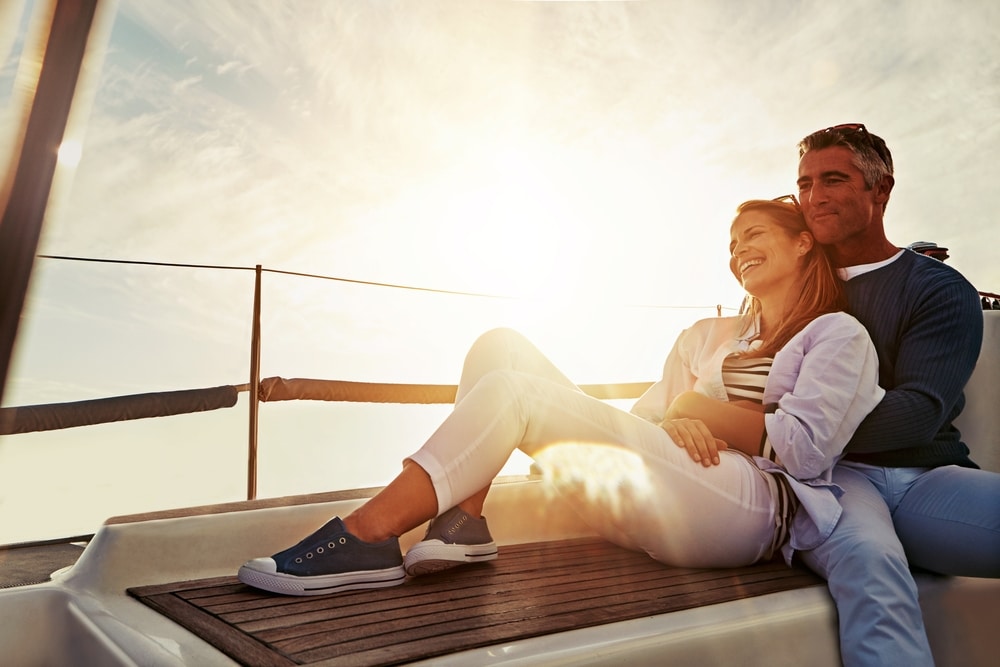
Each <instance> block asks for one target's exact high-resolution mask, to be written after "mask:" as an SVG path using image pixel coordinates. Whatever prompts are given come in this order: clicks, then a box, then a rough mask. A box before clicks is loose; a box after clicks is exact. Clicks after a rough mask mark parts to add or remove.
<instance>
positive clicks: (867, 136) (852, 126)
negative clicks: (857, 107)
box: [810, 123, 892, 169]
mask: <svg viewBox="0 0 1000 667" xmlns="http://www.w3.org/2000/svg"><path fill="white" fill-rule="evenodd" d="M830 132H835V133H836V134H837V135H839V136H841V137H845V138H846V136H847V135H849V134H854V135H857V136H859V137H861V140H862V141H864V142H865V143H867V144H868V146H869V147H870V148H871V149H872V150H874V151H875V154H876V155H878V157H879V159H880V160H882V163H883V164H885V166H887V167H889V168H890V169H891V167H892V165H891V164H890V161H889V160H890V159H889V158H888V157H887V156H886V153H885V149H884V148H883V146H880V145H879V142H878V141H875V139H874V138H873V137H872V134H871V133H870V132H869V131H868V128H867V127H865V124H864V123H842V124H841V125H831V126H830V127H828V128H826V129H824V130H817V131H815V132H813V133H812V135H810V136H814V135H817V134H827V133H830Z"/></svg>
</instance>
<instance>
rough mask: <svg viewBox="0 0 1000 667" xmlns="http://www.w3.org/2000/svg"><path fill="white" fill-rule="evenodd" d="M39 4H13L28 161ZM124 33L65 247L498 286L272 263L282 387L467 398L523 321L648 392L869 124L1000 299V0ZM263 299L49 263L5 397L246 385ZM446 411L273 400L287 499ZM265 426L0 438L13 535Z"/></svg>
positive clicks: (171, 421)
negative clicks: (483, 338)
mask: <svg viewBox="0 0 1000 667" xmlns="http://www.w3.org/2000/svg"><path fill="white" fill-rule="evenodd" d="M36 4H37V3H35V2H23V3H19V2H18V1H17V0H14V1H8V2H7V3H6V4H4V5H3V9H2V10H0V11H2V12H4V14H3V15H2V16H0V19H3V20H0V26H3V27H0V58H2V60H0V64H2V67H0V105H2V106H0V149H3V150H2V152H0V154H2V155H6V154H7V153H8V152H9V146H10V141H11V138H12V136H13V130H12V128H13V127H14V123H15V121H16V118H17V115H18V106H17V100H18V95H19V89H18V86H17V84H16V80H17V79H16V76H17V71H18V67H19V61H20V59H21V54H22V52H23V49H24V41H25V33H26V32H28V27H29V25H30V20H31V17H32V15H33V13H34V10H35V8H36ZM111 19H112V21H111V22H110V23H109V24H108V27H107V31H108V35H107V39H106V40H105V41H106V48H105V49H104V50H103V51H99V52H97V53H96V54H95V56H94V58H93V60H91V61H90V62H89V64H88V79H87V80H88V81H89V82H90V84H89V85H88V86H85V87H84V88H83V90H82V91H81V95H80V99H81V100H83V101H82V102H81V103H80V106H79V108H78V109H75V110H74V114H75V118H76V122H75V124H74V126H73V127H72V128H71V131H70V133H69V136H68V137H67V138H68V139H69V140H73V141H77V142H79V143H78V144H77V145H78V146H79V151H78V156H79V161H78V164H77V165H76V166H75V168H73V165H72V161H70V162H67V164H66V165H65V167H64V168H63V170H62V171H61V172H60V177H59V180H58V181H57V188H56V191H55V194H54V196H53V204H52V206H51V207H50V215H49V216H48V219H47V220H46V227H45V230H44V234H43V238H42V241H41V244H40V248H39V252H40V253H43V254H51V255H61V256H72V257H88V258H104V259H118V260H129V261H139V262H165V263H171V262H174V263H184V264H203V265H212V266H227V267H253V266H255V265H258V264H259V265H262V266H263V267H265V268H268V269H275V270H282V271H294V272H302V273H309V274H319V275H323V276H331V277H336V278H343V279H348V280H356V281H365V282H373V283H383V284H391V285H403V286H408V287H418V288H425V289H430V290H442V291H446V292H461V293H467V294H477V295H488V296H463V295H455V294H443V293H434V292H424V291H415V290H399V289H391V288H386V287H378V286H371V285H359V284H354V283H348V282H339V281H329V280H315V279H307V278H302V277H298V276H289V275H283V274H275V273H265V274H264V277H263V283H264V287H263V294H262V299H263V310H264V316H263V334H262V336H263V351H262V369H261V372H262V375H263V376H264V377H268V376H275V375H280V376H283V377H319V378H327V379H348V380H362V381H380V382H381V381H387V382H391V381H397V382H433V383H453V382H455V381H457V377H458V373H459V371H460V368H461V360H462V357H463V355H464V352H465V350H466V349H467V348H468V346H469V344H471V342H472V341H473V340H474V338H475V336H476V335H477V334H478V333H480V332H482V331H484V330H486V329H489V328H492V327H495V326H513V327H515V328H518V329H519V330H521V331H523V332H524V333H526V334H527V335H528V336H529V337H530V338H532V339H533V340H534V341H535V342H536V343H537V344H538V345H539V346H540V347H541V348H542V349H543V350H545V351H546V352H548V353H549V354H550V356H552V358H553V359H554V360H555V361H556V363H557V364H558V365H559V366H560V367H562V368H563V369H564V370H565V371H566V372H567V374H569V375H570V376H571V377H573V378H574V379H576V380H578V381H579V382H581V383H587V382H604V381H608V382H614V381H638V380H652V379H654V378H655V377H656V376H657V375H658V373H659V369H660V367H661V365H662V362H663V359H664V358H665V356H666V354H667V352H668V351H669V348H670V345H671V343H672V341H673V339H674V337H675V336H676V334H677V333H678V331H679V330H680V329H681V328H682V327H683V326H685V325H686V324H687V323H690V322H692V321H693V320H695V319H698V318H701V317H710V316H713V315H715V313H716V306H717V305H719V306H722V307H723V310H724V314H731V313H732V312H735V309H736V308H737V307H738V305H739V302H740V300H741V298H742V291H741V289H740V287H739V285H737V284H736V283H735V282H734V280H733V278H732V276H731V275H730V274H729V271H728V268H727V256H726V252H727V247H728V228H729V223H730V222H731V220H732V216H733V212H734V210H735V208H736V205H737V204H739V203H740V202H741V201H743V200H745V199H751V198H773V197H777V196H780V195H784V194H787V193H790V192H794V191H795V176H796V166H797V152H796V143H797V141H798V140H799V139H800V138H801V137H803V136H805V135H806V134H808V133H810V132H812V131H814V130H817V129H821V128H824V127H827V126H830V125H834V124H838V123H844V122H863V123H865V124H866V125H867V127H868V128H869V130H870V131H872V132H874V133H876V134H878V135H880V136H882V137H883V138H884V139H885V140H886V141H887V143H888V145H889V147H890V149H891V150H892V152H893V157H894V161H895V165H896V187H895V189H894V191H893V194H892V199H891V202H890V204H889V207H888V210H887V213H886V229H887V234H888V236H889V238H890V240H892V241H893V242H894V243H896V244H897V245H900V246H902V245H906V244H909V243H911V242H913V241H917V240H927V241H934V242H937V243H938V244H939V245H944V246H947V247H948V248H949V249H950V254H951V259H949V260H948V262H949V264H951V265H953V266H954V267H955V268H957V269H959V270H960V271H962V272H963V273H964V274H965V275H966V277H967V278H968V279H969V280H970V281H971V282H972V283H973V284H974V285H975V286H976V287H978V288H979V289H981V290H987V291H992V292H998V291H1000V262H998V261H997V249H996V248H997V241H998V240H1000V239H998V233H997V231H996V221H995V220H994V216H995V214H994V211H993V209H992V206H991V205H990V204H989V202H990V201H991V199H992V195H993V194H994V192H995V190H996V185H995V184H996V183H997V182H998V177H1000V173H998V171H1000V167H998V166H997V163H996V160H995V156H996V155H997V154H998V152H1000V129H998V128H1000V46H998V42H997V40H996V34H997V33H998V32H1000V6H998V5H997V3H995V2H990V1H989V0H958V1H953V2H947V3H942V2H939V1H936V0H911V1H908V2H902V1H882V2H875V1H863V0H848V1H846V2H840V3H828V2H816V1H812V0H806V1H802V2H798V1H778V0H769V1H758V2H749V3H741V4H736V3H733V2H731V1H727V0H708V1H706V0H697V1H668V0H665V1H662V2H508V1H503V2H499V1H477V2H467V1H463V0H448V1H441V0H410V1H405V2H393V1H387V0H350V1H349V2H348V1H340V2H336V1H320V0H316V1H313V2H306V1H303V2H298V3H294V4H290V3H276V2H271V1H269V0H258V1H256V2H251V1H247V0H229V1H225V0H198V1H194V0H192V1H190V2H183V1H178V2H171V3H160V2H156V3H154V2H143V1H140V0H121V1H120V2H119V3H118V5H117V8H116V11H115V12H114V14H113V16H112V17H111ZM3 31H5V32H3ZM252 289H253V274H252V272H251V271H246V270H235V269H234V270H212V269H193V268H185V269H180V268H168V267H154V266H144V265H120V264H103V263H87V262H78V261H66V260H52V259H38V260H37V261H36V264H35V272H34V274H33V278H32V286H31V292H30V294H29V299H28V303H27V305H26V308H25V312H24V316H23V319H22V326H21V330H20V333H19V339H18V343H17V347H16V350H15V359H14V367H13V368H12V372H11V376H10V378H8V384H7V387H6V389H5V392H4V397H3V400H4V404H5V405H10V406H13V405H27V404H36V403H50V402H60V401H72V400H82V399H88V398H99V397H104V396H114V395H122V394H131V393H142V392H148V391H166V390H174V389H188V388H196V387H208V386H216V385H220V384H238V383H243V382H246V381H247V378H248V373H249V362H248V355H249V352H248V346H249V339H250V324H249V314H250V311H251V306H252ZM446 410H447V408H446V406H437V407H433V408H413V407H398V406H396V407H386V406H344V405H328V404H316V403H313V402H300V403H295V404H266V405H264V406H262V414H261V427H260V428H261V445H260V454H261V463H260V468H261V473H260V482H259V484H260V495H262V496H270V495H285V494H291V493H298V492H312V491H323V490H329V489H334V488H348V487H353V486H367V485H374V484H381V483H384V482H386V481H388V479H389V478H390V477H391V475H392V474H394V473H395V471H396V470H397V469H398V464H399V460H400V459H401V458H402V457H404V456H406V455H407V454H408V453H410V452H411V451H413V450H414V449H415V448H416V447H418V446H419V444H420V443H421V441H422V439H423V438H424V437H426V435H428V434H429V433H430V432H431V430H432V429H433V427H434V426H435V425H436V423H437V422H438V421H440V419H441V418H442V417H443V415H445V414H446ZM246 431H247V410H246V397H245V395H244V397H242V398H241V400H240V403H239V404H238V406H237V407H236V408H234V409H231V410H224V411H220V412H218V413H210V414H201V415H190V416H185V417H175V418H168V419H157V420H143V421H138V422H130V423H118V424H108V425H102V426H95V427H86V428H78V429H67V430H65V431H59V432H47V433H40V434H27V435H17V436H7V437H0V542H10V541H19V540H22V539H34V538H40V537H51V536H53V535H59V534H75V533H86V532H92V531H93V530H94V529H95V528H96V526H97V525H98V524H99V523H100V521H101V520H103V519H104V518H106V517H107V516H110V515H112V514H122V513H126V512H133V511H136V512H137V511H145V510H150V509H160V508H166V507H174V506H179V505H186V504H194V503H200V502H221V501H224V500H237V499H239V498H241V497H242V494H245V475H246V472H245V460H246V446H247V445H246V439H247V435H246ZM517 465H522V466H523V461H522V462H520V463H518V464H517ZM517 465H514V467H513V468H512V469H517ZM67 506H73V509H72V511H70V510H67Z"/></svg>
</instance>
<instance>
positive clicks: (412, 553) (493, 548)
mask: <svg viewBox="0 0 1000 667" xmlns="http://www.w3.org/2000/svg"><path fill="white" fill-rule="evenodd" d="M496 557H497V545H496V542H490V543H489V544H446V543H444V542H442V541H441V540H424V541H423V542H417V543H416V544H414V545H413V546H412V547H410V550H409V551H407V552H406V557H405V558H404V559H403V566H404V567H405V568H406V573H407V574H408V575H410V576H411V577H416V576H419V575H421V574H431V573H433V572H440V571H441V570H447V569H449V568H453V567H456V566H458V565H463V564H465V563H483V562H486V561H488V560H495V559H496Z"/></svg>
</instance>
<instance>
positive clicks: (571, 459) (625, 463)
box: [534, 443, 652, 526]
mask: <svg viewBox="0 0 1000 667" xmlns="http://www.w3.org/2000/svg"><path fill="white" fill-rule="evenodd" d="M534 458H535V462H536V464H537V465H538V467H539V468H540V469H541V470H542V474H543V475H544V476H545V480H546V482H547V483H548V485H549V488H551V489H553V490H555V491H558V493H559V495H561V496H564V497H567V498H570V499H571V500H573V501H575V502H576V506H577V507H579V508H581V510H582V511H583V512H584V514H585V515H587V516H589V517H590V520H592V521H593V520H596V521H600V522H602V523H606V524H607V525H610V526H614V525H619V524H621V523H622V520H623V519H625V518H627V517H629V516H632V515H634V514H636V507H641V506H643V505H644V504H645V503H647V502H648V498H649V496H650V493H651V490H652V485H651V481H650V478H649V472H648V471H647V469H646V466H645V464H644V463H643V461H642V459H641V458H640V457H639V455H638V454H636V453H635V452H630V451H628V450H625V449H621V448H619V447H613V446H610V445H603V444H591V443H558V444H555V445H551V446H549V447H546V448H545V449H544V450H542V451H541V452H539V453H538V454H536V455H535V457H534Z"/></svg>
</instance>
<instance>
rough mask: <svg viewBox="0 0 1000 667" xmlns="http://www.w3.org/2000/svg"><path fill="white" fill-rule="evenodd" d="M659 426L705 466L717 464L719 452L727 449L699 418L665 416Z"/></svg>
mask: <svg viewBox="0 0 1000 667" xmlns="http://www.w3.org/2000/svg"><path fill="white" fill-rule="evenodd" d="M660 428H662V429H663V430H664V431H666V432H667V435H669V436H670V438H671V440H673V441H674V443H675V444H676V445H677V446H678V447H683V448H684V449H686V450H687V453H688V455H689V456H690V457H691V458H692V459H693V460H694V461H695V462H696V463H701V464H702V465H703V466H705V467H706V468H707V467H709V466H713V465H719V452H720V451H722V450H725V449H728V446H727V445H726V443H725V442H723V441H722V440H719V439H718V438H716V437H715V436H713V435H712V432H711V431H709V430H708V426H706V425H705V422H703V421H701V420H700V419H688V418H686V417H678V418H671V417H670V416H667V418H666V419H664V420H663V421H661V422H660Z"/></svg>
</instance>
